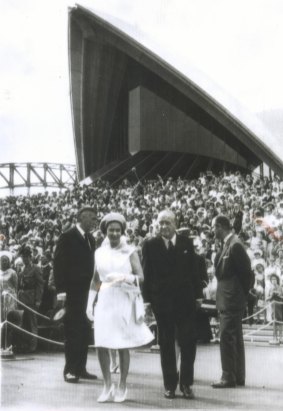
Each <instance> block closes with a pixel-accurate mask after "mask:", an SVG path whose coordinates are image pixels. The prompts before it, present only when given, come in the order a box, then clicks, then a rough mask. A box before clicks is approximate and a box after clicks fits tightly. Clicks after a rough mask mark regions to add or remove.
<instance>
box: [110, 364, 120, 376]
mask: <svg viewBox="0 0 283 411" xmlns="http://www.w3.org/2000/svg"><path fill="white" fill-rule="evenodd" d="M110 372H111V374H120V368H119V365H115V367H111V368H110Z"/></svg>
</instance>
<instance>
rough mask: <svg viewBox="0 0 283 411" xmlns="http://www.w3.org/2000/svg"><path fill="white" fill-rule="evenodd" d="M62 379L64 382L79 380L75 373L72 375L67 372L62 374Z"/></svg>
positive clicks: (74, 382)
mask: <svg viewBox="0 0 283 411" xmlns="http://www.w3.org/2000/svg"><path fill="white" fill-rule="evenodd" d="M64 380H65V381H66V382H70V383H73V384H76V383H77V382H78V381H79V377H78V376H77V375H74V374H71V373H70V372H68V373H67V374H64Z"/></svg>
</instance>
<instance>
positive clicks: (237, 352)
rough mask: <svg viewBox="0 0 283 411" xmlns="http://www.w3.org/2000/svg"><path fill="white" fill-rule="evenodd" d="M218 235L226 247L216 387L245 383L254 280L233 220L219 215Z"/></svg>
mask: <svg viewBox="0 0 283 411" xmlns="http://www.w3.org/2000/svg"><path fill="white" fill-rule="evenodd" d="M214 231H215V237H216V238H218V239H220V240H221V241H222V243H223V248H221V250H220V251H219V253H218V254H217V255H216V258H215V262H214V264H215V274H216V277H217V280H218V284H217V291H216V307H217V309H218V311H219V315H220V354H221V365H222V376H221V379H220V381H219V382H215V383H213V384H212V387H213V388H230V387H236V385H239V386H244V385H245V351H244V340H243V330H242V318H243V314H244V311H245V307H246V302H247V296H248V292H249V289H250V287H251V282H252V271H251V262H250V258H249V256H248V254H247V253H246V250H245V248H244V246H243V244H242V243H241V241H240V240H239V238H238V236H237V235H236V234H234V233H233V232H232V231H231V226H230V221H229V219H228V218H227V217H226V216H222V215H219V216H217V217H216V219H215V222H214Z"/></svg>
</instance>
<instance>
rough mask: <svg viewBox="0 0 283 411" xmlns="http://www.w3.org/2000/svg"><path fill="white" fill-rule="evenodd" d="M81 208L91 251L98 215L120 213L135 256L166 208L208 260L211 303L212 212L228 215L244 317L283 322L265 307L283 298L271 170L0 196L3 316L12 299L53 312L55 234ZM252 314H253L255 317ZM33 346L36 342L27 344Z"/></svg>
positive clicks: (281, 216)
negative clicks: (241, 266) (241, 278)
mask: <svg viewBox="0 0 283 411" xmlns="http://www.w3.org/2000/svg"><path fill="white" fill-rule="evenodd" d="M82 206H88V207H91V208H93V209H94V210H95V211H96V221H95V224H94V230H93V232H92V235H93V236H94V239H95V243H96V248H97V247H99V245H100V244H101V243H102V241H103V239H104V234H103V233H102V231H101V230H100V228H99V223H100V221H101V219H102V218H103V216H104V215H106V214H107V213H110V212H119V213H121V214H122V215H123V216H125V219H126V221H127V226H126V229H125V236H126V238H127V243H128V244H132V245H134V246H135V248H136V250H137V253H138V255H139V256H140V259H142V246H143V244H144V242H145V241H146V240H147V239H149V238H152V237H154V236H156V235H157V217H158V214H159V212H160V211H161V210H164V209H170V210H171V211H172V212H173V213H174V214H175V216H176V225H177V231H178V233H179V234H182V235H185V236H188V237H190V238H192V239H193V244H194V248H195V251H196V252H197V253H198V254H199V255H201V256H203V257H204V259H205V266H206V267H205V268H206V273H207V278H204V279H203V296H204V297H205V298H206V299H209V300H214V299H215V292H216V284H217V280H216V277H215V269H214V259H215V256H216V254H217V252H218V251H219V249H220V247H221V243H220V241H219V240H218V239H217V238H215V236H214V233H213V230H212V226H213V221H214V220H215V217H216V216H217V215H219V214H223V215H226V216H227V217H228V218H229V220H230V222H231V224H232V227H233V230H234V232H235V233H237V234H238V236H239V237H240V239H241V240H242V242H243V244H244V245H245V248H246V251H247V253H248V255H249V257H250V260H251V266H252V270H253V273H254V277H255V281H254V285H253V287H252V288H251V289H250V292H249V298H248V304H247V316H248V317H249V320H248V321H249V322H250V323H253V322H256V323H265V322H269V321H271V320H272V319H273V318H276V320H277V321H278V323H280V322H281V321H282V320H283V316H282V305H281V304H278V305H276V309H273V308H272V306H271V305H270V304H269V302H271V301H278V302H280V301H281V300H282V299H283V291H282V284H283V243H282V240H283V181H282V180H281V179H280V178H279V177H278V176H276V175H274V176H273V177H272V178H269V177H261V176H258V175H253V174H245V175H244V174H242V173H240V172H227V173H226V172H224V173H220V174H218V175H214V174H212V173H210V172H209V173H200V175H199V177H198V178H195V179H191V180H189V179H183V178H178V179H173V178H170V177H169V178H167V179H165V180H163V179H162V178H161V177H160V176H157V178H156V179H152V180H148V181H143V182H138V183H134V184H133V183H131V182H130V181H129V180H127V179H125V180H124V181H123V182H122V183H121V184H120V186H115V187H114V186H111V184H110V183H109V182H107V181H103V180H97V181H95V182H94V183H92V184H91V185H89V186H86V185H84V186H80V185H78V184H77V185H74V187H73V188H71V189H68V190H65V191H61V192H51V193H48V192H45V193H43V194H42V193H40V194H35V195H31V196H24V195H19V196H8V197H6V198H2V199H0V209H1V216H0V257H1V271H0V273H1V277H0V278H1V283H0V286H1V293H3V291H4V292H7V291H8V293H9V295H8V296H7V295H5V299H4V298H2V300H1V302H2V304H3V302H4V301H5V310H4V309H3V307H2V310H1V312H2V320H3V315H4V314H5V313H7V312H9V311H12V310H13V309H15V308H16V307H17V303H16V300H15V298H17V299H18V300H19V301H22V302H23V303H25V304H26V305H28V306H30V307H32V308H33V309H34V310H35V311H39V312H41V313H43V314H46V315H50V313H53V312H54V310H55V309H56V304H57V301H56V295H57V293H56V288H55V283H54V276H53V258H54V252H55V249H56V246H57V244H58V240H59V237H60V235H61V234H62V233H63V232H65V231H66V230H68V228H71V227H73V226H75V224H76V221H77V213H78V210H79V209H80V208H81V207H82ZM11 295H12V297H11ZM28 295H29V296H28ZM27 296H28V297H27ZM31 296H32V297H31ZM13 297H14V298H13ZM264 307H266V309H264V310H262V308H264ZM18 308H20V307H19V306H18ZM254 313H258V314H257V315H256V316H255V317H254V316H253V314H254ZM25 321H26V324H25V327H27V329H28V330H29V331H31V332H32V333H36V321H35V320H34V316H33V314H31V315H30V318H29V319H28V320H27V319H25ZM278 338H282V335H279V334H278ZM35 348H36V342H35V341H33V343H32V344H31V345H29V349H30V350H34V349H35Z"/></svg>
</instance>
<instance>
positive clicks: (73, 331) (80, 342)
mask: <svg viewBox="0 0 283 411" xmlns="http://www.w3.org/2000/svg"><path fill="white" fill-rule="evenodd" d="M64 328H65V368H64V374H67V373H71V374H74V375H76V376H80V374H81V373H82V372H83V371H85V369H86V362H87V352H88V343H89V340H90V333H91V326H90V323H89V321H88V319H87V317H86V313H85V311H83V310H82V309H77V310H76V308H75V307H74V308H70V309H67V311H66V315H65V318H64Z"/></svg>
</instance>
